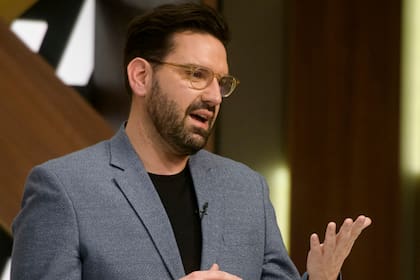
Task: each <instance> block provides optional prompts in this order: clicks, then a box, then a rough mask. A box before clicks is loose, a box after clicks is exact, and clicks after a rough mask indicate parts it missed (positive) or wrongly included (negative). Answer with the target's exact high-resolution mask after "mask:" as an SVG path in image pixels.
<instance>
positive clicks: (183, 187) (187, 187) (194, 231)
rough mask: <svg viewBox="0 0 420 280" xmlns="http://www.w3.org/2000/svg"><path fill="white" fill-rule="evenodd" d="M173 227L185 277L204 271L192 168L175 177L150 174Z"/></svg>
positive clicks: (199, 221) (199, 222)
mask: <svg viewBox="0 0 420 280" xmlns="http://www.w3.org/2000/svg"><path fill="white" fill-rule="evenodd" d="M149 176H150V178H151V179H152V182H153V184H154V186H155V188H156V190H157V192H158V194H159V196H160V199H161V201H162V204H163V206H164V207H165V210H166V213H167V215H168V217H169V220H170V222H171V225H172V229H173V231H174V234H175V238H176V242H177V244H178V249H179V252H180V254H181V258H182V263H183V265H184V270H185V273H186V274H188V273H190V272H192V271H196V270H199V269H200V263H201V242H202V241H201V220H200V216H199V214H198V213H199V211H198V207H197V198H196V195H195V191H194V185H193V181H192V178H191V174H190V170H189V168H188V166H187V167H186V168H185V169H184V170H183V171H181V172H180V173H178V174H175V175H156V174H151V173H149Z"/></svg>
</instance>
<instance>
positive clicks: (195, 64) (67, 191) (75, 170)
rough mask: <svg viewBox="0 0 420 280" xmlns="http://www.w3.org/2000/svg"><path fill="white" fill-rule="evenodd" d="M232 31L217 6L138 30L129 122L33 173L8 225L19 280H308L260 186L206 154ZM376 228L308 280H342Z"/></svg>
mask: <svg viewBox="0 0 420 280" xmlns="http://www.w3.org/2000/svg"><path fill="white" fill-rule="evenodd" d="M227 42H228V32H227V26H226V24H225V22H224V21H223V20H222V18H221V17H220V16H219V15H218V14H217V13H215V12H214V11H213V10H211V9H210V8H206V7H205V6H201V5H196V4H180V5H166V6H161V7H158V8H156V9H155V10H153V11H152V12H151V13H149V14H147V15H144V16H143V17H140V18H137V19H135V20H134V21H133V23H132V24H131V25H130V28H129V31H128V37H127V42H126V48H125V65H126V76H127V85H128V86H129V91H130V94H131V109H130V114H129V118H128V121H127V123H126V124H124V125H123V126H122V127H121V129H120V131H118V132H117V134H116V135H115V136H114V137H113V138H112V139H110V140H108V141H104V142H101V143H99V144H97V145H95V146H92V147H89V148H87V149H85V150H82V151H79V152H76V153H73V154H70V155H68V156H65V157H63V158H60V159H56V160H52V161H49V162H47V163H45V164H43V165H40V166H37V167H35V168H34V169H33V170H32V172H31V174H30V175H29V177H28V180H27V183H26V187H25V193H24V198H23V204H22V210H21V212H20V213H19V215H18V216H17V218H16V219H15V221H14V225H13V231H14V241H15V242H14V248H13V258H12V279H13V280H17V279H151V280H152V279H153V280H164V279H183V280H189V279H213V280H220V279H232V280H234V279H235V280H237V279H250V280H255V279H264V280H268V279H300V275H299V273H298V272H297V270H296V268H295V266H294V265H293V263H292V262H291V260H290V259H289V257H288V255H287V252H286V250H285V248H284V245H283V242H282V239H281V236H280V232H279V230H278V227H277V225H276V219H275V214H274V210H273V207H272V205H271V203H270V201H269V198H268V188H267V185H266V183H265V180H264V179H263V178H262V177H261V176H260V175H259V174H257V173H256V172H254V171H252V170H251V169H249V168H248V167H246V166H244V165H242V164H240V163H237V162H234V161H232V160H229V159H226V158H222V157H219V156H217V155H214V154H211V153H209V152H206V151H204V150H202V148H203V147H204V146H205V144H206V142H207V139H208V137H209V135H210V132H211V129H212V127H213V125H214V122H215V120H216V117H217V115H218V112H219V109H220V104H221V102H222V98H224V97H227V96H229V95H230V94H231V93H232V92H233V90H234V89H235V87H236V86H237V84H238V83H239V82H238V80H236V79H235V78H234V77H233V76H230V75H229V74H228V73H229V71H228V64H227V55H226V48H225V45H226V43H227ZM369 224H370V219H369V218H367V217H364V216H360V217H359V218H358V219H357V220H356V221H355V222H353V221H352V220H350V219H347V220H346V221H345V222H344V224H343V225H342V227H341V229H340V231H339V233H338V234H336V229H335V224H334V223H330V224H329V225H328V226H327V231H326V237H325V241H324V243H323V244H320V242H319V239H318V236H317V235H316V234H314V235H312V236H311V240H310V243H311V248H310V252H309V254H308V262H307V274H305V276H304V277H307V276H309V277H310V280H318V279H320V280H321V279H322V280H329V279H337V277H338V275H339V271H340V268H341V265H342V264H343V262H344V259H345V258H346V257H347V255H348V254H349V252H350V250H351V247H352V245H353V243H354V241H355V240H356V238H357V237H358V235H359V234H360V232H361V231H362V230H363V229H364V228H365V227H367V226H368V225H369Z"/></svg>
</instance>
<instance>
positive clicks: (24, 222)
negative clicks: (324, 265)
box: [11, 128, 300, 280]
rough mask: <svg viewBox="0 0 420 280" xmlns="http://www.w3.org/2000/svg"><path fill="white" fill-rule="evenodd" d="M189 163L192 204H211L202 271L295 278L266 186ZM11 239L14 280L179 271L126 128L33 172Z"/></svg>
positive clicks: (201, 156) (206, 159)
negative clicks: (213, 268)
mask: <svg viewBox="0 0 420 280" xmlns="http://www.w3.org/2000/svg"><path fill="white" fill-rule="evenodd" d="M188 164H189V167H190V170H191V174H192V178H193V182H194V187H195V190H196V194H197V200H198V205H199V207H200V208H201V207H202V206H203V205H204V204H206V203H207V204H208V208H207V215H204V216H203V218H202V238H203V239H202V244H203V248H202V259H201V268H202V269H208V268H209V267H210V266H211V265H212V264H213V263H217V264H219V265H220V268H221V269H222V270H224V271H227V272H229V273H232V274H235V275H238V276H240V277H242V278H243V279H247V280H255V279H264V280H268V279H300V276H299V273H298V272H297V270H296V268H295V266H294V265H293V263H292V262H291V260H290V259H289V257H288V254H287V252H286V250H285V247H284V245H283V241H282V239H281V236H280V232H279V229H278V227H277V224H276V219H275V214H274V210H273V207H272V205H271V203H270V201H269V197H268V188H267V184H266V182H265V180H264V179H263V178H262V177H261V176H260V175H259V174H257V173H256V172H254V171H252V170H251V169H249V168H248V167H246V166H245V165H243V164H240V163H237V162H234V161H232V160H229V159H226V158H222V157H220V156H217V155H214V154H211V153H209V152H206V151H204V150H203V151H200V152H198V153H197V154H196V155H193V156H191V158H190V160H189V163H188ZM179 207H182V205H180V206H179ZM13 234H14V246H13V255H12V275H11V279H12V280H21V279H30V280H34V279H54V280H57V279H60V280H63V279H101V280H106V279H125V280H134V279H136V280H139V279H150V280H165V279H179V278H180V277H182V276H184V275H185V272H184V269H183V265H182V261H181V257H180V254H179V251H178V248H177V244H176V240H175V237H174V234H173V231H172V228H171V225H170V222H169V220H168V217H167V215H166V213H165V210H164V208H163V205H162V203H161V201H160V199H159V196H158V194H157V192H156V191H155V188H154V186H153V184H152V182H151V180H150V179H149V176H148V174H147V172H146V170H145V169H144V167H143V164H142V162H141V161H140V159H139V158H138V156H137V154H136V152H135V151H134V149H133V147H132V146H131V144H130V142H129V140H128V137H127V135H126V134H125V131H124V129H123V128H121V129H120V131H119V132H118V133H117V134H116V135H115V136H114V137H113V138H112V139H110V140H108V141H104V142H101V143H98V144H96V145H94V146H92V147H89V148H87V149H84V150H82V151H78V152H76V153H72V154H70V155H67V156H65V157H62V158H59V159H55V160H51V161H48V162H46V163H44V164H42V165H40V166H37V167H35V168H34V169H33V170H32V171H31V173H30V175H29V177H28V179H27V182H26V186H25V191H24V197H23V202H22V209H21V211H20V213H19V214H18V216H17V217H16V219H15V221H14V224H13Z"/></svg>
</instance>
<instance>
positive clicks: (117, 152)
mask: <svg viewBox="0 0 420 280" xmlns="http://www.w3.org/2000/svg"><path fill="white" fill-rule="evenodd" d="M110 164H111V166H113V167H115V168H117V169H119V170H120V172H117V173H116V176H115V177H114V183H115V184H116V185H117V187H118V188H119V189H120V190H121V192H122V193H123V194H124V196H125V197H126V199H127V201H128V202H129V203H130V205H131V207H132V208H133V210H134V211H135V212H136V214H137V216H138V217H139V219H140V220H141V221H142V223H143V225H144V226H145V228H146V229H147V231H148V232H149V234H150V238H151V239H152V240H153V243H154V245H155V247H156V249H157V251H158V252H159V254H160V256H161V257H162V260H163V262H164V263H165V265H166V267H167V269H168V271H169V273H170V274H171V276H172V278H173V279H179V278H181V277H182V276H183V275H184V274H185V272H184V268H183V265H182V260H181V256H180V253H179V251H178V246H177V243H176V239H175V235H174V233H173V231H172V227H171V224H170V222H169V219H168V217H167V215H166V211H165V209H164V207H163V205H162V203H161V201H160V198H159V195H158V194H157V192H156V190H155V188H154V186H153V183H152V181H151V180H150V177H149V175H148V174H147V172H146V170H145V169H144V166H143V163H142V162H141V160H140V158H139V157H138V156H137V154H136V152H135V150H134V148H133V146H132V145H131V143H130V140H129V139H128V137H127V135H126V133H125V131H124V128H123V127H121V129H120V130H119V131H118V132H117V134H116V135H115V136H114V137H113V138H112V139H111V140H110Z"/></svg>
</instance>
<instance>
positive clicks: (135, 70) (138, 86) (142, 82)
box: [127, 57, 151, 96]
mask: <svg viewBox="0 0 420 280" xmlns="http://www.w3.org/2000/svg"><path fill="white" fill-rule="evenodd" d="M150 75H151V67H150V64H149V63H148V62H147V60H145V59H143V58H140V57H136V58H133V60H131V61H130V63H129V64H128V65H127V78H128V82H129V84H130V87H131V90H132V92H133V94H134V95H139V96H144V95H146V93H147V91H148V90H147V89H148V87H149V80H150Z"/></svg>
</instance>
